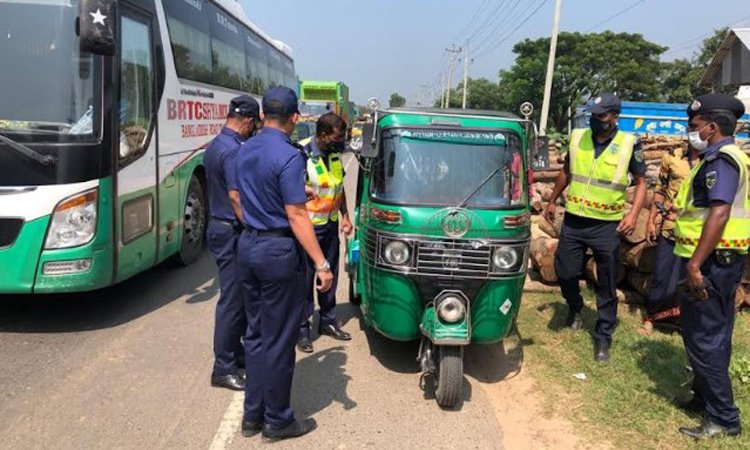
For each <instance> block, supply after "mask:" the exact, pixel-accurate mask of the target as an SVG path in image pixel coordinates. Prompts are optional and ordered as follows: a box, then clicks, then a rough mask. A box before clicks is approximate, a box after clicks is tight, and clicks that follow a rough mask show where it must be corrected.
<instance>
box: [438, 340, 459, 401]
mask: <svg viewBox="0 0 750 450" xmlns="http://www.w3.org/2000/svg"><path fill="white" fill-rule="evenodd" d="M437 350H438V351H437V371H436V373H435V399H436V400H437V403H438V405H440V406H442V407H444V408H452V407H454V406H456V405H457V404H458V402H459V401H460V400H461V394H462V393H463V386H464V348H463V347H460V346H456V345H445V346H442V345H441V346H438V347H437Z"/></svg>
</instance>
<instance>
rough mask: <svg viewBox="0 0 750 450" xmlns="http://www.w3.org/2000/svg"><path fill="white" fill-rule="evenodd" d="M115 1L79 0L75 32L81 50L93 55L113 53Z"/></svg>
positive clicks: (114, 41) (109, 54)
mask: <svg viewBox="0 0 750 450" xmlns="http://www.w3.org/2000/svg"><path fill="white" fill-rule="evenodd" d="M115 32H116V30H115V2H114V1H112V0H80V1H79V2H78V18H77V19H76V33H77V34H78V39H79V40H80V46H81V50H82V51H84V52H88V53H92V54H94V55H103V56H112V55H114V54H115V49H116V38H115Z"/></svg>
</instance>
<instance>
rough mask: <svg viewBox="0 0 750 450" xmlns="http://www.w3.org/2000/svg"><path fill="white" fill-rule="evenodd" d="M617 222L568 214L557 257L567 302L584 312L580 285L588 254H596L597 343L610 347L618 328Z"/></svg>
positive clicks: (562, 288) (595, 338) (618, 241)
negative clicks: (588, 252)
mask: <svg viewBox="0 0 750 450" xmlns="http://www.w3.org/2000/svg"><path fill="white" fill-rule="evenodd" d="M618 224H619V222H617V221H605V220H596V219H588V218H583V217H578V216H573V215H571V214H568V213H566V214H565V221H564V222H563V227H562V231H561V233H560V242H559V244H558V247H557V253H556V254H555V272H556V273H557V279H558V281H559V283H560V290H561V291H562V295H563V297H565V301H566V302H567V303H568V306H569V307H570V309H572V310H573V311H580V310H581V309H582V308H583V297H581V288H580V286H579V284H578V282H579V280H580V279H581V277H582V276H583V271H584V263H585V261H586V252H587V251H588V249H589V248H590V249H591V250H592V251H593V252H594V260H595V261H596V274H597V278H598V280H599V284H598V287H597V289H596V310H597V312H598V320H597V321H596V327H595V328H594V340H595V341H596V342H597V343H600V344H606V345H610V344H611V343H612V334H613V333H614V331H615V327H616V326H617V295H616V289H617V266H618V264H619V250H620V237H619V236H618V235H617V225H618Z"/></svg>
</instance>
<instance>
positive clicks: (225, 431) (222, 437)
mask: <svg viewBox="0 0 750 450" xmlns="http://www.w3.org/2000/svg"><path fill="white" fill-rule="evenodd" d="M244 400H245V393H244V392H235V393H234V395H232V401H231V402H229V406H228V407H227V412H225V413H224V418H223V419H221V423H220V424H219V430H218V431H217V432H216V434H215V435H214V440H213V442H211V446H210V447H208V450H226V449H228V448H229V445H231V443H232V439H234V436H235V435H237V430H239V428H240V426H241V424H242V411H243V403H244Z"/></svg>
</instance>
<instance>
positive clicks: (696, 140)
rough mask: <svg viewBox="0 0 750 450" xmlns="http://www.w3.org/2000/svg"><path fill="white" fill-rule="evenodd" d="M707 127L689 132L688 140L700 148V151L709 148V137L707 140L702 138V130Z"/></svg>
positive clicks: (692, 145)
mask: <svg viewBox="0 0 750 450" xmlns="http://www.w3.org/2000/svg"><path fill="white" fill-rule="evenodd" d="M707 126H708V125H706V127H707ZM706 127H703V128H701V129H700V130H698V131H691V132H690V133H688V141H690V146H691V147H693V148H694V149H696V150H698V152H703V151H704V150H706V149H707V148H708V139H706V140H705V141H704V140H703V139H701V131H703V130H704V129H706Z"/></svg>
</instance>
